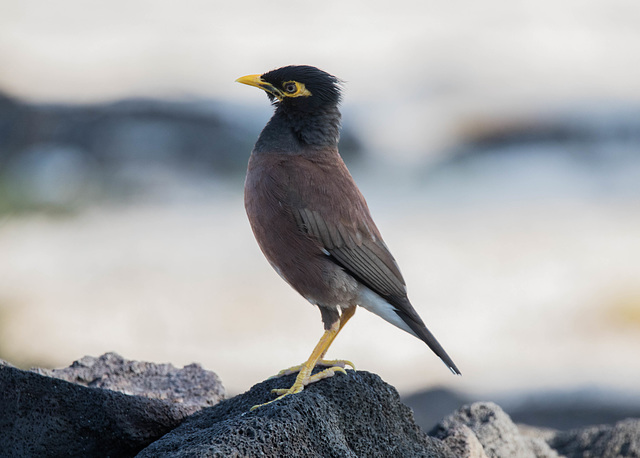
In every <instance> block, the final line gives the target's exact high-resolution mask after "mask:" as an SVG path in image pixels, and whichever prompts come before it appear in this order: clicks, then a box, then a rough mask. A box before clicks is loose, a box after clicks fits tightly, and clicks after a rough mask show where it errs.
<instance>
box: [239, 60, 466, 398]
mask: <svg viewBox="0 0 640 458" xmlns="http://www.w3.org/2000/svg"><path fill="white" fill-rule="evenodd" d="M236 82H239V83H242V84H246V85H249V86H254V87H257V88H259V89H262V90H263V91H265V92H266V94H267V96H268V98H269V100H270V102H271V103H272V105H273V106H274V113H273V116H272V117H271V119H270V120H269V122H268V123H267V125H266V126H265V127H264V129H263V130H262V132H261V133H260V135H259V137H258V140H257V141H256V144H255V146H254V148H253V150H252V152H251V155H250V157H249V162H248V166H247V175H246V179H245V187H244V204H245V209H246V213H247V217H248V219H249V223H250V226H251V229H252V231H253V234H254V236H255V239H256V241H257V242H258V245H259V247H260V249H261V251H262V253H263V254H264V256H265V257H266V259H267V260H268V262H269V263H270V264H271V266H272V267H273V268H274V269H275V271H276V272H277V273H278V274H279V275H280V276H281V277H282V279H284V281H286V282H287V283H288V284H289V285H290V286H291V287H293V289H294V290H296V291H297V292H298V293H299V294H300V295H302V296H303V297H304V298H305V299H306V300H307V301H309V302H310V303H311V304H313V305H316V306H317V307H318V308H319V310H320V315H321V318H322V322H323V324H324V333H323V335H322V337H321V338H320V341H319V342H318V344H317V345H316V346H315V348H314V349H313V351H312V353H311V355H310V356H309V358H308V359H307V361H306V362H304V363H303V364H300V365H297V366H293V367H291V368H288V369H285V370H283V371H280V373H279V374H278V375H277V376H282V375H285V374H291V373H296V372H297V373H298V375H297V376H296V379H295V382H294V384H293V385H292V386H291V387H290V388H283V389H275V390H272V393H273V394H275V395H277V398H275V399H274V400H272V401H269V402H266V403H264V404H259V405H257V406H254V407H253V408H257V407H261V406H263V405H267V404H271V403H272V402H275V401H278V400H280V399H282V398H284V397H285V396H289V395H292V394H296V393H299V392H301V391H302V390H303V389H304V388H305V386H307V385H309V384H310V383H314V382H317V381H319V380H322V379H325V378H327V377H331V376H333V375H334V374H336V373H345V374H346V371H345V368H346V367H347V366H351V367H352V368H353V369H355V366H354V365H353V363H351V362H350V361H346V360H326V359H324V358H325V354H326V353H327V350H328V349H329V347H330V345H331V344H332V342H333V341H334V339H335V338H336V336H337V335H338V334H339V333H340V331H342V329H343V328H344V326H345V324H346V323H347V322H348V321H349V319H350V318H351V317H352V316H353V315H354V313H355V311H356V307H358V306H360V307H363V308H364V309H366V310H369V311H370V312H373V313H374V314H376V315H378V316H380V317H381V318H383V319H384V320H386V321H388V322H389V323H391V324H393V325H395V326H397V327H398V328H400V329H402V330H404V331H406V332H408V333H409V334H412V335H413V336H415V337H417V338H418V339H420V340H422V341H423V342H425V343H426V344H427V345H428V346H429V348H431V350H432V351H433V352H434V353H435V354H436V355H437V356H438V357H439V358H440V359H441V360H442V361H443V362H444V363H445V364H446V366H447V367H448V368H449V369H450V370H451V372H453V373H454V374H457V375H461V372H460V370H459V369H458V367H457V366H456V365H455V363H454V362H453V360H452V359H451V357H449V355H448V354H447V353H446V351H445V350H444V348H443V347H442V346H441V345H440V343H439V342H438V341H437V340H436V338H435V337H434V335H433V334H432V333H431V332H430V331H429V330H428V329H427V327H426V326H425V324H424V322H423V321H422V319H421V318H420V316H419V315H418V313H417V312H416V310H415V309H414V307H413V306H412V304H411V302H410V301H409V299H408V297H407V287H406V284H405V280H404V278H403V276H402V274H401V273H400V269H399V267H398V264H397V263H396V260H395V259H394V257H393V255H392V254H391V252H390V251H389V249H388V248H387V245H386V244H385V242H384V241H383V239H382V236H381V234H380V231H379V230H378V228H377V227H376V224H375V223H374V221H373V218H372V217H371V214H370V211H369V207H368V205H367V203H366V201H365V198H364V197H363V195H362V193H361V192H360V190H359V189H358V187H357V185H356V183H355V181H354V180H353V178H352V176H351V174H350V173H349V170H348V169H347V166H346V165H345V163H344V161H343V160H342V157H341V156H340V153H339V151H338V140H339V137H340V128H341V114H340V110H339V104H340V102H341V99H342V94H341V93H342V89H343V86H344V84H343V82H342V81H341V80H339V79H338V78H336V77H335V76H333V75H331V74H329V73H327V72H325V71H323V70H320V69H318V68H316V67H313V66H309V65H289V66H285V67H281V68H277V69H275V70H271V71H268V72H266V73H263V74H253V75H246V76H242V77H240V78H238V79H237V80H236ZM317 365H318V366H321V367H325V369H323V370H321V371H319V372H316V373H313V371H314V368H315V366H317ZM277 376H276V377H277Z"/></svg>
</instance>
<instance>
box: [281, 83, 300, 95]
mask: <svg viewBox="0 0 640 458" xmlns="http://www.w3.org/2000/svg"><path fill="white" fill-rule="evenodd" d="M297 90H298V86H296V83H293V82H289V83H284V91H285V92H286V93H288V94H293V93H294V92H296V91H297Z"/></svg>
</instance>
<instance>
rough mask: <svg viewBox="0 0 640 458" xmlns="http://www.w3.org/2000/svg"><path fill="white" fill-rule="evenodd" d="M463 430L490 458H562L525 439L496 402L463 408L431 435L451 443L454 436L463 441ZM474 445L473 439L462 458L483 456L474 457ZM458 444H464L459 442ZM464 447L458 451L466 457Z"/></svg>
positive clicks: (550, 450) (461, 446)
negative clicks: (468, 433) (466, 428)
mask: <svg viewBox="0 0 640 458" xmlns="http://www.w3.org/2000/svg"><path fill="white" fill-rule="evenodd" d="M461 426H466V427H468V428H469V429H470V430H471V431H472V432H473V434H474V435H475V437H476V438H477V440H478V441H479V442H480V444H482V448H483V450H484V453H485V454H486V456H487V457H489V458H507V457H518V458H555V457H557V456H558V454H557V453H556V452H555V451H554V450H552V449H551V448H550V447H549V445H547V443H545V442H544V441H543V440H542V439H537V438H532V437H529V436H523V435H522V434H521V433H520V431H519V430H518V427H517V426H516V425H515V424H514V423H513V422H512V421H511V419H510V418H509V416H508V415H507V414H506V413H504V411H503V410H502V409H501V408H500V406H498V405H497V404H494V403H492V402H476V403H473V404H469V405H466V406H463V407H462V408H460V409H458V410H457V411H456V412H454V413H453V414H451V415H449V416H448V417H446V418H445V419H444V420H442V422H441V423H440V424H439V425H438V426H436V427H435V428H434V429H433V430H432V431H431V433H430V434H431V435H432V436H434V437H437V438H440V439H442V440H445V441H447V440H449V441H451V439H449V438H450V437H451V436H453V437H458V438H460V437H461V432H460V431H461V428H460V427H461ZM462 431H464V429H463V430H462ZM462 437H463V436H462ZM472 441H473V440H472V438H469V441H468V444H467V445H466V446H464V447H466V448H468V450H469V453H468V454H465V455H459V456H465V457H472V456H482V455H473V454H471V452H472V451H473V450H474V445H473V444H472V443H471V442H472ZM458 442H460V440H459V439H458ZM463 445H464V444H462V445H460V447H459V448H458V450H459V451H460V453H462V452H464V453H466V451H465V450H466V448H464V447H463Z"/></svg>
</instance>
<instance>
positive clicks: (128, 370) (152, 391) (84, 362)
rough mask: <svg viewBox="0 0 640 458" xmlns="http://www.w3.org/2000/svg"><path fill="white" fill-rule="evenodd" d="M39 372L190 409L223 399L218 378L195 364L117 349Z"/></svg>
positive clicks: (223, 391) (209, 405)
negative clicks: (130, 355) (147, 358)
mask: <svg viewBox="0 0 640 458" xmlns="http://www.w3.org/2000/svg"><path fill="white" fill-rule="evenodd" d="M36 371H37V372H38V373H39V374H42V375H48V376H50V377H55V378H59V379H62V380H66V381H68V382H72V383H77V384H80V385H84V386H88V387H93V388H105V389H109V390H113V391H119V392H121V393H125V394H133V395H137V396H144V397H147V398H152V399H162V400H166V401H170V402H173V403H179V404H180V406H181V408H183V410H185V412H189V413H193V412H195V411H197V410H200V409H201V408H202V407H211V406H213V405H216V404H217V403H218V402H220V400H222V399H224V395H225V390H224V387H223V386H222V382H221V381H220V378H219V377H218V376H217V375H216V374H215V373H214V372H211V371H207V370H204V369H203V368H202V367H201V366H200V365H199V364H190V365H188V366H185V367H184V368H182V369H177V368H176V367H174V366H173V365H171V364H155V363H148V362H144V361H130V360H127V359H124V358H123V357H122V356H120V355H118V354H117V353H105V354H104V355H102V356H100V357H98V358H95V357H93V356H85V357H84V358H82V359H80V360H78V361H75V362H74V363H73V364H72V365H71V366H69V367H67V368H64V369H53V370H46V369H36Z"/></svg>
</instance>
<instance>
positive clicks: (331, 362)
mask: <svg viewBox="0 0 640 458" xmlns="http://www.w3.org/2000/svg"><path fill="white" fill-rule="evenodd" d="M316 366H326V367H329V368H331V369H335V370H338V369H340V368H342V369H345V368H346V367H347V366H351V369H353V370H354V371H355V370H356V366H355V364H353V363H352V362H351V361H347V360H346V359H320V360H318V361H317V362H316ZM304 367H305V365H304V364H298V365H297V366H291V367H289V368H287V369H282V370H281V371H280V372H278V373H277V374H276V375H273V376H271V377H269V379H268V380H271V379H274V378H278V377H282V376H284V375H290V374H295V373H296V372H300V371H301V370H302V369H303V368H304ZM325 370H326V369H325ZM322 372H324V371H322ZM338 372H341V371H339V370H338ZM320 373H321V372H318V374H320ZM316 375H317V374H316ZM332 375H333V374H332ZM313 377H315V375H313V376H312V377H311V378H313ZM329 377H330V376H329ZM323 378H327V377H321V378H319V379H318V380H322V379H323ZM315 381H316V380H314V382H315ZM309 383H313V382H309Z"/></svg>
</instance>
